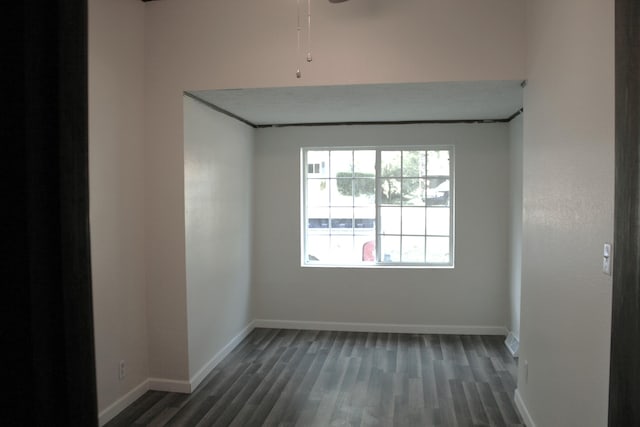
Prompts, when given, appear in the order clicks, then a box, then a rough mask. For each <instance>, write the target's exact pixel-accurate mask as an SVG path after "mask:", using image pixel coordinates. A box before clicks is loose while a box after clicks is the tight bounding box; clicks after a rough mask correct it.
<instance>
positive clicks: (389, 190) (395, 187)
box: [380, 178, 402, 205]
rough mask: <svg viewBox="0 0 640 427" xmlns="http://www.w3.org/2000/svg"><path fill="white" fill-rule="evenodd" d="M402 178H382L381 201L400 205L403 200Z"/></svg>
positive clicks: (384, 203)
mask: <svg viewBox="0 0 640 427" xmlns="http://www.w3.org/2000/svg"><path fill="white" fill-rule="evenodd" d="M400 191H401V187H400V180H399V179H395V178H382V179H380V203H381V204H383V205H399V204H400V203H401V202H402V194H401V193H400Z"/></svg>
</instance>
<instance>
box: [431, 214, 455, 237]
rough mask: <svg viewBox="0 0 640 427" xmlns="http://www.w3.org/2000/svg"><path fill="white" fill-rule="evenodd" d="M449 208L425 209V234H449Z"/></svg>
mask: <svg viewBox="0 0 640 427" xmlns="http://www.w3.org/2000/svg"><path fill="white" fill-rule="evenodd" d="M449 214H450V211H449V208H428V209H427V234H429V235H436V236H448V235H449V231H450V228H449V223H450V219H451V218H450V216H449Z"/></svg>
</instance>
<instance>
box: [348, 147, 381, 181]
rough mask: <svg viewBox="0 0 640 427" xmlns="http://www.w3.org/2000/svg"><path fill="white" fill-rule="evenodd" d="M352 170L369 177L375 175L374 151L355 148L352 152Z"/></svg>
mask: <svg viewBox="0 0 640 427" xmlns="http://www.w3.org/2000/svg"><path fill="white" fill-rule="evenodd" d="M353 170H354V172H355V174H356V176H358V174H361V176H362V174H364V175H368V176H371V177H375V176H376V151H375V150H355V151H354V152H353Z"/></svg>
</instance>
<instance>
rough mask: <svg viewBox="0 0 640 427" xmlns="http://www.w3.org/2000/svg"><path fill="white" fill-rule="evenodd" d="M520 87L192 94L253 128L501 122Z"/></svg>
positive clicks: (518, 103) (488, 84) (490, 84)
mask: <svg viewBox="0 0 640 427" xmlns="http://www.w3.org/2000/svg"><path fill="white" fill-rule="evenodd" d="M520 83H521V82H520V81H511V80H509V81H481V82H443V83H402V84H383V85H354V86H313V87H311V86H300V87H284V88H257V89H224V90H204V91H194V92H190V93H191V94H192V95H195V96H196V97H198V98H200V99H202V100H204V101H206V102H208V103H210V104H213V105H214V106H216V107H218V108H220V109H222V110H226V111H228V112H230V113H232V114H235V115H236V116H239V117H241V118H243V119H245V120H247V121H249V122H251V123H253V124H255V125H272V124H299V123H345V122H387V121H440V120H499V119H506V118H509V117H510V116H512V115H513V114H514V113H516V112H517V111H518V110H519V109H520V108H521V107H522V88H521V87H520Z"/></svg>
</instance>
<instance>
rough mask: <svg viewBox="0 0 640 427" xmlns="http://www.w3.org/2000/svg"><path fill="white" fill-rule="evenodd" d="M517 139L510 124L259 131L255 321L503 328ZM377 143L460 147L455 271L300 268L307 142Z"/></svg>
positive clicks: (257, 153) (255, 223)
mask: <svg viewBox="0 0 640 427" xmlns="http://www.w3.org/2000/svg"><path fill="white" fill-rule="evenodd" d="M508 136H509V134H508V126H507V125H506V124H481V125H471V124H460V125H405V126H332V127H293V128H265V129H260V130H258V131H257V139H256V146H255V177H256V179H255V183H254V185H255V205H254V262H253V276H254V279H253V282H254V299H255V316H256V318H258V319H270V320H285V321H294V322H299V321H325V322H326V321H331V322H355V323H369V324H376V323H377V324H386V325H398V324H405V325H406V324H409V325H420V326H427V327H434V326H455V327H462V328H461V329H463V330H464V329H465V327H467V326H470V327H489V329H491V328H493V329H494V330H495V329H496V327H497V328H498V330H500V331H503V330H504V327H505V325H506V321H507V307H508V283H507V274H508V273H507V260H508V255H507V244H508V243H507V240H508V236H507V234H508V209H509V207H508V197H509V184H508V179H509V165H508V161H509V158H508V143H509V142H508ZM372 144H373V145H375V144H384V145H418V144H445V145H453V146H454V147H455V171H456V174H455V186H456V187H455V188H456V195H455V198H456V206H455V210H456V223H455V229H456V240H455V244H456V254H455V263H456V265H455V268H454V269H372V268H369V269H365V268H360V269H349V268H317V267H301V266H300V258H301V256H300V148H301V147H313V146H316V147H317V146H322V147H327V146H345V145H346V146H359V145H360V146H361V145H372ZM466 329H467V330H472V329H473V328H466Z"/></svg>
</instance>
